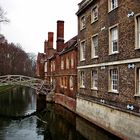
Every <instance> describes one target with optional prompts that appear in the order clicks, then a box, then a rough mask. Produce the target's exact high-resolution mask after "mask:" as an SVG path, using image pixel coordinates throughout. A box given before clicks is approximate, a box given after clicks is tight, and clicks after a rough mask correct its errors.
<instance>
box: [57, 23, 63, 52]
mask: <svg viewBox="0 0 140 140" xmlns="http://www.w3.org/2000/svg"><path fill="white" fill-rule="evenodd" d="M63 48H64V21H60V20H58V21H57V40H56V49H57V52H61V51H62V50H63Z"/></svg>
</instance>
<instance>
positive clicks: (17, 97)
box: [0, 87, 119, 140]
mask: <svg viewBox="0 0 140 140" xmlns="http://www.w3.org/2000/svg"><path fill="white" fill-rule="evenodd" d="M36 103H37V97H36V94H35V91H34V90H32V89H29V88H20V87H19V88H14V89H12V90H9V91H6V92H3V93H2V92H1V93H0V140H119V138H117V137H116V136H114V135H112V134H110V133H108V132H106V131H105V130H103V129H101V128H99V127H97V126H95V125H93V124H91V123H89V122H88V121H86V120H84V119H82V118H80V117H79V116H77V115H75V114H74V113H72V112H70V111H69V110H67V109H65V108H63V107H62V106H60V105H56V104H49V103H47V104H46V105H45V108H44V110H43V111H40V112H39V113H36V114H33V115H31V116H30V115H29V114H30V113H33V112H35V111H36ZM26 115H29V116H27V117H25V116H26Z"/></svg>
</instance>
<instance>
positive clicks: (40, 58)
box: [36, 53, 45, 79]
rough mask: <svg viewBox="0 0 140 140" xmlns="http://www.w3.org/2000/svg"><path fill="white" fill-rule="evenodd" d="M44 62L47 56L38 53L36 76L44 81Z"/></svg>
mask: <svg viewBox="0 0 140 140" xmlns="http://www.w3.org/2000/svg"><path fill="white" fill-rule="evenodd" d="M44 60H45V54H44V53H38V55H37V61H36V76H37V77H38V78H40V79H44V74H45V73H44Z"/></svg>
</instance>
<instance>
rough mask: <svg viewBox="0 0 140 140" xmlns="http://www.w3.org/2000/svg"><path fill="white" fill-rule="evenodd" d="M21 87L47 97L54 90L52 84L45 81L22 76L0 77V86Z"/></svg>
mask: <svg viewBox="0 0 140 140" xmlns="http://www.w3.org/2000/svg"><path fill="white" fill-rule="evenodd" d="M6 85H21V86H26V87H30V88H32V89H35V90H36V92H37V94H44V95H47V94H48V93H49V92H50V91H53V90H54V84H53V83H50V82H48V81H46V80H41V79H38V78H33V77H28V76H23V75H4V76H0V86H6Z"/></svg>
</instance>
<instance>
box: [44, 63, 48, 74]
mask: <svg viewBox="0 0 140 140" xmlns="http://www.w3.org/2000/svg"><path fill="white" fill-rule="evenodd" d="M47 70H48V69H47V62H45V66H44V71H45V72H47Z"/></svg>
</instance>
